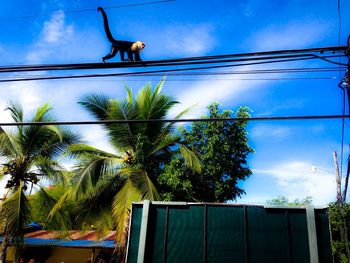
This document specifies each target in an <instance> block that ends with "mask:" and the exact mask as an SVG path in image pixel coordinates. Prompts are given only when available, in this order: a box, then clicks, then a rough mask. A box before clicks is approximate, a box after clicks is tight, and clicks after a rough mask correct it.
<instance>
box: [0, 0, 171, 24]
mask: <svg viewBox="0 0 350 263" xmlns="http://www.w3.org/2000/svg"><path fill="white" fill-rule="evenodd" d="M175 1H176V0H161V1H151V2H142V3H133V4H125V5H115V6H107V7H104V9H117V8H126V7H137V6H144V5H153V4H161V3H166V2H175ZM96 11H97V8H87V9H79V10H71V11H54V12H48V13H43V14H36V15H26V16H16V17H5V18H0V21H7V20H19V19H27V18H34V17H41V16H48V15H54V14H61V13H62V14H74V13H84V12H96Z"/></svg>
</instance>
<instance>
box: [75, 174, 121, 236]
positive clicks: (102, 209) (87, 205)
mask: <svg viewBox="0 0 350 263" xmlns="http://www.w3.org/2000/svg"><path fill="white" fill-rule="evenodd" d="M123 181H124V180H123V179H122V178H121V177H120V176H118V175H115V176H112V177H109V178H106V179H104V180H101V181H100V182H99V183H98V184H97V185H96V187H94V191H91V192H90V193H89V194H86V195H84V196H83V197H82V198H81V199H80V200H78V201H77V203H76V205H75V208H74V214H76V215H77V217H76V223H77V224H78V225H82V226H83V225H84V223H85V224H86V223H88V224H94V225H95V222H97V221H98V220H100V217H101V215H103V217H105V216H107V215H108V214H109V216H110V217H111V218H112V213H111V208H112V200H113V198H114V196H115V195H116V193H117V192H118V191H119V190H120V188H121V186H122V183H123ZM104 220H105V219H103V220H102V221H104ZM112 228H113V227H111V228H110V229H112Z"/></svg>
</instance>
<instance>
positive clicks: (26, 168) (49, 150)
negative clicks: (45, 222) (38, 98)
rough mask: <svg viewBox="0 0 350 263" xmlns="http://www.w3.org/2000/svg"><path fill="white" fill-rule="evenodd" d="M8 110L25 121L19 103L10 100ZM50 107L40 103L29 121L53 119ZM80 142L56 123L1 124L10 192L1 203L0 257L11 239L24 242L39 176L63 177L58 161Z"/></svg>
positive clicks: (1, 171)
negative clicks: (9, 126)
mask: <svg viewBox="0 0 350 263" xmlns="http://www.w3.org/2000/svg"><path fill="white" fill-rule="evenodd" d="M6 110H9V111H10V113H11V116H12V119H13V120H14V122H15V123H21V122H24V113H23V110H22V108H21V106H20V105H17V104H15V103H10V105H9V107H8V108H7V109H6ZM50 110H51V107H50V106H49V105H48V104H44V105H43V106H41V107H39V108H38V109H37V111H36V113H35V115H34V117H33V118H32V119H31V120H29V121H30V122H52V121H54V119H53V118H52V117H51V116H50V113H49V111H50ZM76 142H78V137H77V135H75V134H73V133H71V132H70V131H68V130H66V129H63V128H59V127H57V126H54V125H27V126H20V125H18V126H17V127H16V129H15V130H12V129H9V130H4V129H3V128H1V127H0V160H1V166H0V175H1V176H6V177H5V178H8V179H7V184H6V188H7V189H8V192H7V194H6V196H5V201H4V202H2V204H1V209H0V224H1V233H2V235H3V241H2V244H1V255H0V260H2V262H5V258H6V251H7V247H8V245H9V243H10V242H11V244H15V245H16V247H17V248H20V247H21V244H22V243H23V228H24V226H25V225H26V224H27V223H28V222H29V221H30V219H31V214H30V206H29V203H28V198H27V196H26V194H27V193H28V191H29V192H30V191H31V189H32V188H33V186H34V187H39V189H41V190H40V191H44V189H42V188H41V187H40V184H39V182H40V180H41V179H45V180H46V181H51V182H58V181H63V180H64V173H63V168H62V167H61V166H60V164H59V163H58V162H57V160H56V157H58V156H59V155H60V154H61V153H62V152H63V151H64V150H65V148H66V147H67V146H68V145H70V144H72V143H76Z"/></svg>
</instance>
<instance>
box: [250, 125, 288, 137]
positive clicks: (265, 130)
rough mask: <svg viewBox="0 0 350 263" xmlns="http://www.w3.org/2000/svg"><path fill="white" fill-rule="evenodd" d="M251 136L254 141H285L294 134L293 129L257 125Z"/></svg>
mask: <svg viewBox="0 0 350 263" xmlns="http://www.w3.org/2000/svg"><path fill="white" fill-rule="evenodd" d="M250 134H251V137H252V138H253V139H254V140H255V139H261V138H274V139H284V138H286V137H289V136H290V135H292V134H293V129H292V128H291V127H285V126H278V125H267V124H257V125H255V126H254V127H253V128H252V129H251V131H250Z"/></svg>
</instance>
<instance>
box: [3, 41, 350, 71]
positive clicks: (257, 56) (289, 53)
mask: <svg viewBox="0 0 350 263" xmlns="http://www.w3.org/2000/svg"><path fill="white" fill-rule="evenodd" d="M346 50H347V46H341V47H339V46H337V47H325V48H310V49H296V50H277V51H265V52H255V53H241V54H227V55H215V56H202V57H187V58H178V59H166V60H148V61H142V62H113V63H80V64H43V65H24V66H1V67H0V72H1V73H7V72H19V71H47V70H78V69H79V70H82V69H108V68H126V67H133V68H134V67H144V66H163V67H164V66H179V65H191V64H193V65H195V64H203V63H227V62H242V61H249V60H269V59H278V58H281V59H282V58H287V59H288V58H290V59H292V58H293V57H295V58H297V57H304V56H305V57H310V58H309V59H311V57H314V58H318V59H323V60H325V59H327V58H332V57H338V56H318V55H315V54H312V53H310V52H320V53H325V52H333V53H334V52H345V51H346ZM302 53H306V54H302ZM282 55H285V57H284V56H282ZM247 57H248V58H247ZM228 58H230V59H232V60H224V59H228ZM234 58H239V59H236V60H233V59H234ZM327 62H330V63H333V61H330V60H327ZM181 63H184V64H181ZM342 66H344V65H342Z"/></svg>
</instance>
